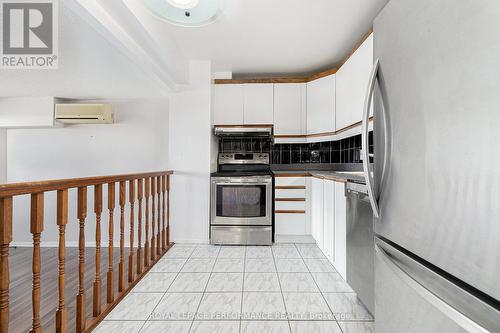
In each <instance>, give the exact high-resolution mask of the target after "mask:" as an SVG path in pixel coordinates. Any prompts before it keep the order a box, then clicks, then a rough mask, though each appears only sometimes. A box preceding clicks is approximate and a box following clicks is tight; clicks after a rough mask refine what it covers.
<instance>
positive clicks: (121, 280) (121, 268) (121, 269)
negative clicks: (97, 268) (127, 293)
mask: <svg viewBox="0 0 500 333" xmlns="http://www.w3.org/2000/svg"><path fill="white" fill-rule="evenodd" d="M125 185H126V183H125V182H124V181H122V182H120V263H119V264H118V291H119V292H122V291H124V290H125V201H126V198H125V196H126V194H125V193H126V192H125Z"/></svg>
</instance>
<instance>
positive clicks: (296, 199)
mask: <svg viewBox="0 0 500 333" xmlns="http://www.w3.org/2000/svg"><path fill="white" fill-rule="evenodd" d="M274 201H306V198H275V199H274Z"/></svg>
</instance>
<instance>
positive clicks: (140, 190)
mask: <svg viewBox="0 0 500 333" xmlns="http://www.w3.org/2000/svg"><path fill="white" fill-rule="evenodd" d="M142 198H143V182H142V178H139V179H138V180H137V200H138V204H139V208H138V209H137V267H136V268H137V274H141V273H142V248H141V242H142Z"/></svg>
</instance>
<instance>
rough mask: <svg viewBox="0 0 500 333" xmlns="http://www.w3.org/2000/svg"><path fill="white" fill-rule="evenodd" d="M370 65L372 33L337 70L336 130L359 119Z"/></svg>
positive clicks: (371, 58) (371, 65)
mask: <svg viewBox="0 0 500 333" xmlns="http://www.w3.org/2000/svg"><path fill="white" fill-rule="evenodd" d="M372 67H373V34H372V35H370V36H369V37H368V38H367V39H366V40H365V41H364V42H363V44H362V45H361V46H360V47H359V48H358V49H357V50H356V52H354V54H353V55H352V56H351V57H350V58H349V59H348V60H347V62H346V63H345V64H344V65H343V66H342V67H341V68H340V69H339V70H338V72H337V87H336V89H337V110H336V112H337V115H336V116H337V119H336V129H337V130H339V129H341V128H344V127H347V126H350V125H352V124H354V123H357V122H359V121H361V118H362V117H363V107H364V102H365V94H366V88H367V86H368V80H369V79H370V74H371V70H372Z"/></svg>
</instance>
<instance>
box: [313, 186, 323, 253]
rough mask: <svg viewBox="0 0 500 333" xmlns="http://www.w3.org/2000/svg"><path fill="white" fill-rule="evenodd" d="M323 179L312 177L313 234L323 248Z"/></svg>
mask: <svg viewBox="0 0 500 333" xmlns="http://www.w3.org/2000/svg"><path fill="white" fill-rule="evenodd" d="M323 233H324V230H323V179H318V178H314V177H312V178H311V235H312V236H313V238H314V240H315V241H316V244H318V246H319V248H320V249H323Z"/></svg>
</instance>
